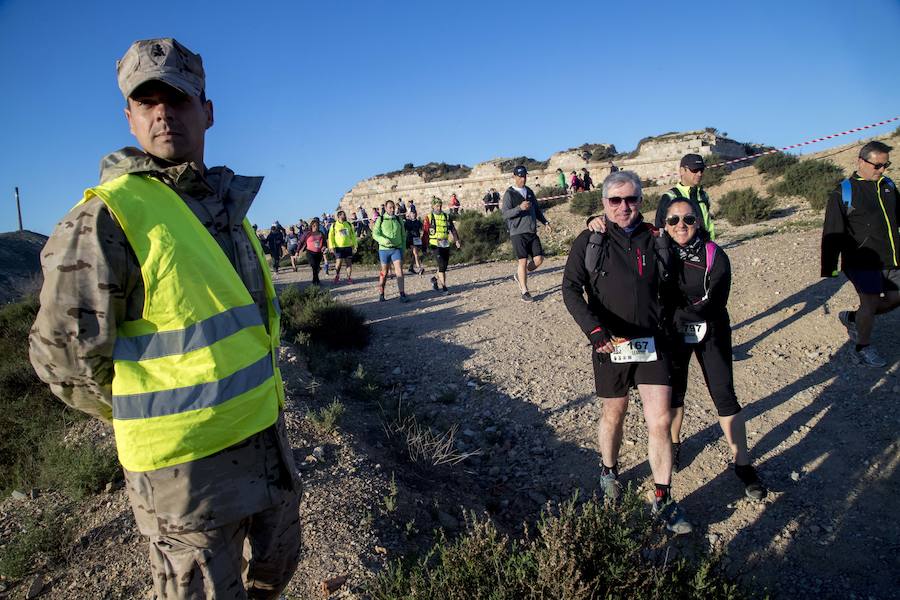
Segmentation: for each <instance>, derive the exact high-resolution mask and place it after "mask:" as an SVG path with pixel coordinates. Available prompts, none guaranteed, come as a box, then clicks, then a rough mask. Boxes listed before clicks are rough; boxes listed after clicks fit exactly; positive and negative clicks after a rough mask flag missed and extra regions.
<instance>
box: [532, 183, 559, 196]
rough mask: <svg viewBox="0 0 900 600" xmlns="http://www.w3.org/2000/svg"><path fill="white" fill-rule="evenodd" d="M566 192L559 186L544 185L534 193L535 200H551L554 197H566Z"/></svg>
mask: <svg viewBox="0 0 900 600" xmlns="http://www.w3.org/2000/svg"><path fill="white" fill-rule="evenodd" d="M565 195H566V190H565V189H564V188H561V187H559V186H558V185H543V186H541V187H540V188H539V189H538V191H536V192H535V193H534V196H535V198H538V199H540V198H550V197H552V196H565Z"/></svg>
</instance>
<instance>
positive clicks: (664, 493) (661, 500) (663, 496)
mask: <svg viewBox="0 0 900 600" xmlns="http://www.w3.org/2000/svg"><path fill="white" fill-rule="evenodd" d="M671 499H672V486H671V485H665V484H662V483H657V484H656V502H657V503H658V504H665V503H666V502H668V501H669V500H671Z"/></svg>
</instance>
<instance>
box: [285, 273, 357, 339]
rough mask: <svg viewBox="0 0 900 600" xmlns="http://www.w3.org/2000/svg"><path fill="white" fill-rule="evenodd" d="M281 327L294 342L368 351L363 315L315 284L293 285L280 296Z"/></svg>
mask: <svg viewBox="0 0 900 600" xmlns="http://www.w3.org/2000/svg"><path fill="white" fill-rule="evenodd" d="M279 302H280V303H281V326H282V328H283V330H284V333H285V334H286V336H287V338H288V339H289V340H291V341H294V342H298V341H300V342H308V343H310V344H321V345H323V346H325V347H326V348H328V349H330V350H345V349H359V348H364V347H365V346H366V344H368V343H369V326H368V325H366V322H365V318H364V317H363V315H362V313H360V312H359V311H357V310H356V309H355V308H353V307H352V306H350V305H349V304H343V303H341V302H338V301H337V300H335V299H334V297H333V296H332V295H331V292H329V291H328V290H323V289H322V288H320V287H318V286H314V285H310V286H307V287H305V288H303V289H302V290H301V289H300V288H299V287H297V286H289V287H287V288H285V289H284V291H282V293H281V296H280V297H279Z"/></svg>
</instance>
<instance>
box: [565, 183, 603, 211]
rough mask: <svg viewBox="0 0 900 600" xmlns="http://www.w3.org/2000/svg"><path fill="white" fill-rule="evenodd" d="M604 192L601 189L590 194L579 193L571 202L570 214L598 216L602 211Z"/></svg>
mask: <svg viewBox="0 0 900 600" xmlns="http://www.w3.org/2000/svg"><path fill="white" fill-rule="evenodd" d="M601 198H603V192H602V191H601V190H599V189H597V190H591V191H589V192H578V193H577V194H575V195H573V196H572V199H571V200H570V201H569V212H571V213H572V214H574V215H581V216H584V217H586V216H588V215H596V214H599V212H600V211H601V210H602V208H601V207H602V205H603V203H602V201H601Z"/></svg>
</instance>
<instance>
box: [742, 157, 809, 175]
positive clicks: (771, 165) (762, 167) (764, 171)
mask: <svg viewBox="0 0 900 600" xmlns="http://www.w3.org/2000/svg"><path fill="white" fill-rule="evenodd" d="M799 161H800V159H799V158H797V157H796V156H795V155H793V154H785V153H784V152H773V153H772V154H766V155H765V156H760V157H759V158H757V159H756V162H755V163H753V166H754V167H756V170H757V171H758V172H759V173H760V175H765V176H766V179H774V178H775V177H781V176H782V175H784V172H785V171H787V170H788V168H789V167H791V166H793V165H795V164H797V163H798V162H799Z"/></svg>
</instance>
